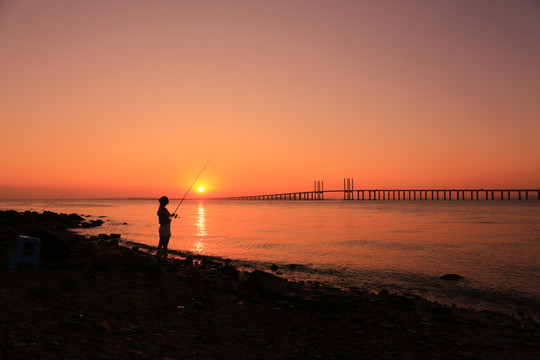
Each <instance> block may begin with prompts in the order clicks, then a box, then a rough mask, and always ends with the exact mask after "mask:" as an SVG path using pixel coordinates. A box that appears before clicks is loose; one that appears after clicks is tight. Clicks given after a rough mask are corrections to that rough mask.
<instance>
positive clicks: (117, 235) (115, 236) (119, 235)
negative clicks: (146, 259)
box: [109, 234, 122, 239]
mask: <svg viewBox="0 0 540 360" xmlns="http://www.w3.org/2000/svg"><path fill="white" fill-rule="evenodd" d="M121 236H122V235H121V234H110V235H109V237H110V238H111V239H120V237H121Z"/></svg>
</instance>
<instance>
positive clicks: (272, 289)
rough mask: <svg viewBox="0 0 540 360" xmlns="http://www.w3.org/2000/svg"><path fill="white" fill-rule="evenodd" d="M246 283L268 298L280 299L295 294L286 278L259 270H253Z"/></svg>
mask: <svg viewBox="0 0 540 360" xmlns="http://www.w3.org/2000/svg"><path fill="white" fill-rule="evenodd" d="M248 283H249V284H251V285H252V286H253V287H255V288H256V289H257V290H258V291H259V292H260V293H261V294H262V295H264V296H267V297H270V298H279V299H282V298H291V297H294V296H295V293H294V291H293V289H292V288H291V287H290V286H289V284H288V282H287V280H285V279H283V278H280V277H279V276H275V275H272V274H270V273H267V272H264V271H261V270H255V271H253V272H252V273H251V274H250V276H249V279H248Z"/></svg>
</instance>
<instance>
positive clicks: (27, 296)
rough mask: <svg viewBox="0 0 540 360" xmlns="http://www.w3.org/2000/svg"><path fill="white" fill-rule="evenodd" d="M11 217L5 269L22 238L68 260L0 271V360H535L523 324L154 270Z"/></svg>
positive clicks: (5, 227) (192, 266)
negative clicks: (39, 241)
mask: <svg viewBox="0 0 540 360" xmlns="http://www.w3.org/2000/svg"><path fill="white" fill-rule="evenodd" d="M15 214H16V213H14V212H10V213H7V212H0V241H1V242H0V245H1V246H0V250H1V252H0V255H1V257H2V259H3V261H4V262H3V263H4V264H6V263H7V259H8V257H9V253H10V252H11V249H12V246H13V242H14V241H15V239H16V237H17V236H18V235H19V234H21V233H22V234H27V235H31V234H35V235H38V234H40V235H41V236H42V237H45V238H47V237H51V239H55V240H51V241H50V243H51V244H54V243H55V241H57V240H58V239H62V240H63V241H64V242H65V244H67V245H68V246H69V249H70V251H71V254H69V256H67V254H66V256H64V257H60V256H57V258H56V259H55V258H54V256H53V255H54V253H55V252H54V251H53V252H48V254H49V256H48V257H49V258H48V259H41V261H40V264H39V267H38V269H37V270H33V269H31V268H29V267H28V266H26V265H24V264H22V265H21V266H19V268H17V269H15V270H13V269H8V267H7V266H3V267H1V268H0V286H1V289H2V291H1V295H0V319H1V321H0V358H1V359H38V358H39V359H58V358H65V359H75V358H77V359H488V358H489V359H514V358H515V359H518V358H519V359H538V358H540V324H538V323H536V322H534V321H532V320H531V319H518V318H515V317H511V316H508V315H504V314H499V313H495V312H479V311H473V310H468V309H460V308H456V307H448V306H443V305H440V304H436V303H432V302H428V301H425V300H423V299H421V298H418V297H412V296H411V297H406V296H398V295H394V294H391V293H387V292H386V291H381V292H380V293H379V294H373V293H367V292H364V291H361V290H357V291H347V292H345V291H341V290H338V289H333V288H328V287H324V286H320V285H318V284H313V283H295V282H289V281H286V280H285V279H281V278H279V277H276V276H274V275H272V274H271V271H270V270H268V271H267V272H262V271H254V272H242V271H238V270H237V269H234V268H233V267H231V266H229V265H228V263H227V262H226V261H222V260H220V259H213V258H205V257H188V258H186V259H175V260H168V261H165V262H157V261H156V260H155V258H154V257H153V256H152V255H151V254H149V253H148V252H147V251H141V250H140V249H132V248H128V247H124V246H121V245H119V244H118V241H117V240H115V239H112V240H111V239H101V240H100V239H98V238H90V239H88V238H85V237H82V236H79V235H75V234H73V233H71V232H70V231H69V229H70V228H72V227H76V226H80V225H81V221H80V220H77V221H75V217H72V220H69V221H68V220H67V216H58V215H56V214H54V215H53V214H52V213H48V212H46V214H44V215H38V214H31V213H27V214H17V215H15ZM44 245H45V244H44ZM56 245H58V244H56ZM50 246H53V245H50ZM60 252H61V251H60ZM45 254H47V252H45ZM51 254H52V255H51Z"/></svg>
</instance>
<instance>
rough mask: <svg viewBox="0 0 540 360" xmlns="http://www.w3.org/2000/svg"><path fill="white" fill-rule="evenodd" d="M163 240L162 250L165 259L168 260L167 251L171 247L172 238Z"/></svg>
mask: <svg viewBox="0 0 540 360" xmlns="http://www.w3.org/2000/svg"><path fill="white" fill-rule="evenodd" d="M162 239H163V249H162V251H163V258H164V259H166V258H167V251H168V249H167V247H168V246H169V239H170V237H164V238H162Z"/></svg>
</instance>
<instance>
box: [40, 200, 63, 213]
mask: <svg viewBox="0 0 540 360" xmlns="http://www.w3.org/2000/svg"><path fill="white" fill-rule="evenodd" d="M61 198H62V197H59V198H58V199H54V200H53V201H51V202H50V203H48V204H47V206H45V207H44V208H43V209H41V210H39V212H43V210H45V209H46V208H48V207H49V206H51V205H52V204H54V203H55V202H56V201H57V200H60V199H61Z"/></svg>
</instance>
